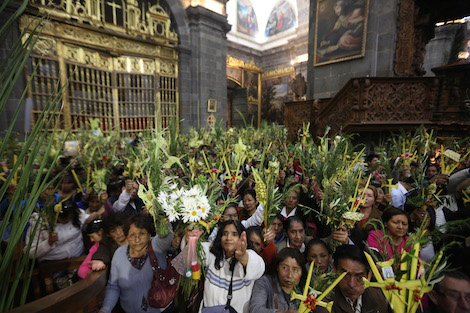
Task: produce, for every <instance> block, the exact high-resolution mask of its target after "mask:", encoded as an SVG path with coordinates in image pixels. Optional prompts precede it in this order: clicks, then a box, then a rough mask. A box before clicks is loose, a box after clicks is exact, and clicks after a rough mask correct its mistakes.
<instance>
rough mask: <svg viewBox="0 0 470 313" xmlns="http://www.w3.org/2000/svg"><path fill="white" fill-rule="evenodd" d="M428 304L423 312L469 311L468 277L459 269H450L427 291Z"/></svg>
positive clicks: (461, 312) (448, 312)
mask: <svg viewBox="0 0 470 313" xmlns="http://www.w3.org/2000/svg"><path fill="white" fill-rule="evenodd" d="M429 299H430V300H431V301H430V306H429V308H427V309H426V310H424V313H464V312H470V278H469V277H468V276H467V275H466V274H465V273H463V272H461V271H452V272H449V273H447V274H446V276H445V277H444V279H443V280H442V281H441V282H440V283H438V284H436V285H435V286H434V290H432V291H431V292H430V293H429Z"/></svg>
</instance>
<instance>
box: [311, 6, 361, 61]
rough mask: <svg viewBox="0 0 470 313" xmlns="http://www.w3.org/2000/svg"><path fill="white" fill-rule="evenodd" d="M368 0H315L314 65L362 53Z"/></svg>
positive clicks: (353, 56)
mask: <svg viewBox="0 0 470 313" xmlns="http://www.w3.org/2000/svg"><path fill="white" fill-rule="evenodd" d="M368 10H369V0H318V2H317V17H316V27H315V52H314V53H315V56H314V61H313V62H314V63H313V64H314V66H319V65H324V64H329V63H333V62H340V61H345V60H350V59H354V58H360V57H363V56H364V52H365V43H366V31H367V15H368Z"/></svg>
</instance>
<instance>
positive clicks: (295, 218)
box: [284, 215, 305, 233]
mask: <svg viewBox="0 0 470 313" xmlns="http://www.w3.org/2000/svg"><path fill="white" fill-rule="evenodd" d="M292 223H300V224H302V226H303V227H304V229H305V223H304V221H303V220H302V219H301V218H300V217H299V216H297V215H293V216H291V217H288V218H287V219H286V220H285V221H284V231H285V232H286V233H287V231H288V230H289V228H290V226H291V225H292Z"/></svg>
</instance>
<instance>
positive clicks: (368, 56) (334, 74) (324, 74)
mask: <svg viewBox="0 0 470 313" xmlns="http://www.w3.org/2000/svg"><path fill="white" fill-rule="evenodd" d="M317 1H318V0H316V1H312V2H311V5H310V22H309V24H310V31H309V40H308V42H309V45H308V51H309V61H308V74H307V75H308V76H307V85H308V86H307V99H322V98H331V97H334V95H335V94H336V93H337V92H338V91H339V90H340V89H341V88H342V87H343V86H344V84H345V83H346V82H347V81H348V80H349V79H350V78H352V77H365V76H372V77H373V76H378V77H390V76H394V72H393V62H394V56H395V38H396V33H397V23H396V19H397V12H398V0H389V1H377V0H370V3H369V15H368V22H367V35H366V45H365V55H364V57H362V58H358V59H352V60H347V61H342V62H337V63H331V64H326V65H321V66H316V67H314V66H313V58H314V42H315V19H316V9H317Z"/></svg>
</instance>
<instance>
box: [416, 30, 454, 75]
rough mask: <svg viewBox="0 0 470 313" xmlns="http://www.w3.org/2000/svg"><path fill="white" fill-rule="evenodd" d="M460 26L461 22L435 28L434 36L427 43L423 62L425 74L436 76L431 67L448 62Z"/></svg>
mask: <svg viewBox="0 0 470 313" xmlns="http://www.w3.org/2000/svg"><path fill="white" fill-rule="evenodd" d="M460 26H461V24H448V25H442V26H439V27H436V28H435V30H434V38H432V39H431V40H430V41H429V42H428V44H427V45H426V55H425V57H424V64H423V68H424V70H425V71H426V74H425V76H435V75H434V73H433V72H432V71H431V69H432V68H433V67H437V66H441V65H444V64H447V63H448V59H449V54H450V50H451V48H452V43H453V41H454V38H455V34H456V32H457V30H458V29H459V27H460Z"/></svg>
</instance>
